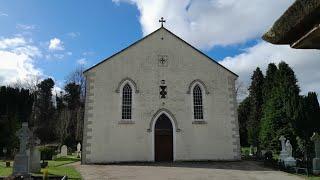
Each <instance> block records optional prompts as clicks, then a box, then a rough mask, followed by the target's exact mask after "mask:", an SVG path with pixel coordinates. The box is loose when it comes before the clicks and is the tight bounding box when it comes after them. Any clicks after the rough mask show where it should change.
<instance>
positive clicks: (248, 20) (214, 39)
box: [113, 0, 294, 48]
mask: <svg viewBox="0 0 320 180" xmlns="http://www.w3.org/2000/svg"><path fill="white" fill-rule="evenodd" d="M113 2H116V3H119V2H129V3H132V4H135V5H136V6H137V8H138V10H139V11H140V24H141V26H142V31H143V34H144V35H147V34H149V33H150V32H152V31H154V30H156V29H157V28H159V26H160V24H159V22H158V20H159V19H160V17H162V16H163V17H164V18H165V19H166V20H167V22H166V23H165V27H167V28H168V29H169V30H172V31H173V32H174V33H176V34H177V35H179V36H180V37H182V38H183V39H185V40H186V41H188V42H190V43H191V44H193V45H195V46H196V47H199V48H211V47H213V46H215V45H231V44H238V43H243V42H246V41H247V40H250V39H254V38H257V37H260V36H261V35H262V33H263V32H265V31H266V30H267V29H268V27H270V26H271V25H272V23H273V22H274V21H275V20H276V19H277V18H278V17H279V16H280V15H281V14H282V13H283V12H284V11H285V10H286V9H287V8H288V7H289V6H290V5H291V4H292V3H293V2H294V0H280V1H279V0H269V1H266V0H254V1H252V0H209V1H208V0H179V1H172V0H113Z"/></svg>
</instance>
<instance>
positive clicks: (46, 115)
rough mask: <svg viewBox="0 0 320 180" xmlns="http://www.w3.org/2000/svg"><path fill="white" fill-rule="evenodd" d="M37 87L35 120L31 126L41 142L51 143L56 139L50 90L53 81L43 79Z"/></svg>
mask: <svg viewBox="0 0 320 180" xmlns="http://www.w3.org/2000/svg"><path fill="white" fill-rule="evenodd" d="M37 87H38V91H37V92H36V103H35V116H34V118H35V120H34V124H33V125H34V128H35V133H36V135H37V136H38V137H39V138H40V140H41V142H43V143H47V142H52V141H53V140H55V139H56V137H55V129H54V127H55V125H54V124H55V122H54V121H55V118H54V108H53V104H52V88H53V87H54V81H53V80H52V79H51V78H48V79H45V80H43V81H41V83H40V84H38V85H37Z"/></svg>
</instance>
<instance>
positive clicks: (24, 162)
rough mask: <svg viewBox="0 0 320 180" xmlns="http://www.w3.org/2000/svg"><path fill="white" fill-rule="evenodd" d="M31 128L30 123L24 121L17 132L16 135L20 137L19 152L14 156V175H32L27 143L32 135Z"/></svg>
mask: <svg viewBox="0 0 320 180" xmlns="http://www.w3.org/2000/svg"><path fill="white" fill-rule="evenodd" d="M30 133H31V132H30V130H29V128H28V123H26V122H24V123H22V127H21V129H20V130H18V131H17V132H16V135H17V136H18V138H19V143H20V146H19V152H18V153H17V154H16V156H15V157H14V164H13V173H12V174H13V175H14V176H24V177H30V170H29V157H28V155H27V144H28V140H29V137H30Z"/></svg>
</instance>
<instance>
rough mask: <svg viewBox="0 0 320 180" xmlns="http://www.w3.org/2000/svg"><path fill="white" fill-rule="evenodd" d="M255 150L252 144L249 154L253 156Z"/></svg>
mask: <svg viewBox="0 0 320 180" xmlns="http://www.w3.org/2000/svg"><path fill="white" fill-rule="evenodd" d="M253 151H254V149H253V146H252V145H251V146H250V152H249V156H253Z"/></svg>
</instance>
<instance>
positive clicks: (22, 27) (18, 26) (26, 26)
mask: <svg viewBox="0 0 320 180" xmlns="http://www.w3.org/2000/svg"><path fill="white" fill-rule="evenodd" d="M16 28H17V29H22V30H33V29H35V28H36V26H35V25H29V24H17V25H16Z"/></svg>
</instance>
